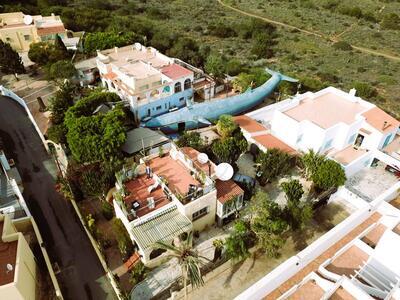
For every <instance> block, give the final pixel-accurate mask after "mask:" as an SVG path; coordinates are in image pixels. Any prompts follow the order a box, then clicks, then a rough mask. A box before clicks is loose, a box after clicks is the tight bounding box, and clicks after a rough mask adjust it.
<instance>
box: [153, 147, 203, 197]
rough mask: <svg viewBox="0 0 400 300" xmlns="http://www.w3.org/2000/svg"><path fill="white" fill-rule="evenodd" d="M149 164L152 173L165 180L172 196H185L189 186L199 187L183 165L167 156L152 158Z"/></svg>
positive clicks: (199, 184) (197, 182)
mask: <svg viewBox="0 0 400 300" xmlns="http://www.w3.org/2000/svg"><path fill="white" fill-rule="evenodd" d="M149 164H150V167H151V169H152V172H153V173H155V174H157V175H158V176H162V177H163V178H165V179H166V180H167V182H168V187H169V189H170V190H171V191H172V192H173V193H174V194H179V195H181V196H186V195H187V194H188V193H189V186H190V185H191V184H192V185H194V186H198V187H200V186H201V183H200V182H199V181H197V180H196V179H195V178H193V176H192V175H191V174H190V170H189V169H188V168H187V167H186V166H184V165H183V163H181V162H180V161H178V160H174V159H173V158H172V157H171V156H169V155H165V156H163V157H156V158H153V159H152V160H150V162H149Z"/></svg>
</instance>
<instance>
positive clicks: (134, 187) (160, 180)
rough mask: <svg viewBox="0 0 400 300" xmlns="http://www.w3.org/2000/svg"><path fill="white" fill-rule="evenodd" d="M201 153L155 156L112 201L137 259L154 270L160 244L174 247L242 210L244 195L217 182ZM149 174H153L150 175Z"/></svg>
mask: <svg viewBox="0 0 400 300" xmlns="http://www.w3.org/2000/svg"><path fill="white" fill-rule="evenodd" d="M198 154H199V152H197V151H196V150H194V149H192V148H182V149H179V148H177V147H176V146H175V145H174V144H172V145H171V150H170V151H169V152H168V153H166V154H165V155H163V156H162V157H160V156H159V155H150V156H148V157H146V158H144V159H143V161H142V163H141V164H140V165H139V166H138V168H136V170H134V171H133V170H123V171H122V173H121V174H122V176H120V178H118V180H117V183H116V188H117V191H118V192H117V193H116V195H115V197H114V200H113V205H114V209H115V214H116V216H117V218H119V219H121V221H122V222H123V224H124V226H125V227H126V229H127V231H128V233H129V235H130V237H131V239H132V241H133V242H134V244H136V246H137V248H138V254H139V255H140V257H141V258H142V261H143V263H145V264H146V265H155V264H157V263H158V262H159V261H160V258H162V257H163V256H162V253H163V252H162V251H160V250H159V249H155V248H154V244H155V242H157V241H160V240H162V241H165V242H171V243H172V242H173V241H174V240H175V239H176V238H177V237H179V236H181V235H182V234H184V233H188V232H190V231H202V230H204V229H206V228H207V227H210V226H212V225H213V224H215V222H216V221H217V222H218V224H222V223H223V222H224V219H226V218H228V217H229V216H230V215H232V214H233V213H234V212H235V211H236V209H240V208H241V207H242V206H243V194H244V192H243V190H242V189H241V188H240V187H239V186H238V185H236V184H235V183H234V182H233V181H232V180H227V181H221V180H219V179H217V178H216V175H215V172H214V170H215V165H214V164H213V163H211V162H209V163H205V164H202V163H200V162H199V161H198V159H197V157H198ZM146 166H147V172H148V171H149V170H150V174H149V175H148V174H146Z"/></svg>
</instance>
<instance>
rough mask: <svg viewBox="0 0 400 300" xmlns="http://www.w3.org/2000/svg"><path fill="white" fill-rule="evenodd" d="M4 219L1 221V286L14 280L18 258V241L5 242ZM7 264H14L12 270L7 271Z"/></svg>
mask: <svg viewBox="0 0 400 300" xmlns="http://www.w3.org/2000/svg"><path fill="white" fill-rule="evenodd" d="M3 226H4V221H1V222H0V286H2V285H5V284H8V283H11V282H13V281H14V273H15V262H16V260H17V247H18V241H13V242H3V240H2V235H3ZM7 264H12V265H13V267H14V268H13V270H12V271H9V272H8V271H7Z"/></svg>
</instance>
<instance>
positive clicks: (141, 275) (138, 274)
mask: <svg viewBox="0 0 400 300" xmlns="http://www.w3.org/2000/svg"><path fill="white" fill-rule="evenodd" d="M146 272H147V269H146V267H145V265H144V264H143V263H142V262H141V261H139V262H138V263H137V264H136V265H135V266H134V267H133V269H132V271H131V277H130V278H129V282H130V283H131V284H133V285H136V284H138V283H139V282H141V281H142V280H144V279H145V277H146Z"/></svg>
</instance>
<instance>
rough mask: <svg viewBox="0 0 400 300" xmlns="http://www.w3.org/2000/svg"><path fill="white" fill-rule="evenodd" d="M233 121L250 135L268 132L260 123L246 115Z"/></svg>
mask: <svg viewBox="0 0 400 300" xmlns="http://www.w3.org/2000/svg"><path fill="white" fill-rule="evenodd" d="M233 120H234V121H235V123H236V124H238V126H239V127H240V128H242V129H243V130H246V131H247V132H249V133H254V132H258V131H266V130H267V128H265V127H264V126H263V125H261V124H260V123H258V122H257V121H256V120H254V119H252V118H250V117H248V116H246V115H241V116H236V117H234V118H233Z"/></svg>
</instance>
